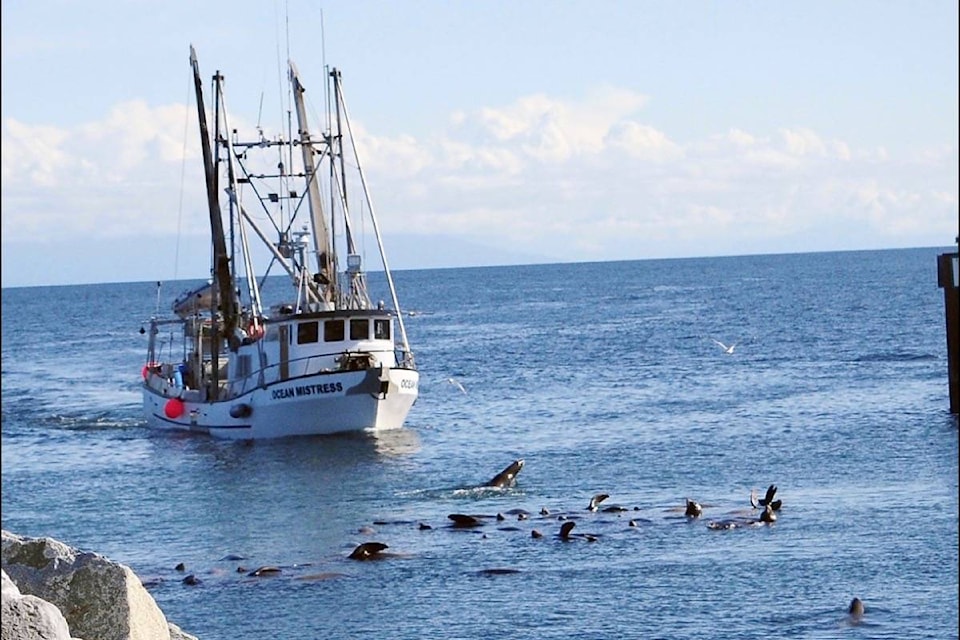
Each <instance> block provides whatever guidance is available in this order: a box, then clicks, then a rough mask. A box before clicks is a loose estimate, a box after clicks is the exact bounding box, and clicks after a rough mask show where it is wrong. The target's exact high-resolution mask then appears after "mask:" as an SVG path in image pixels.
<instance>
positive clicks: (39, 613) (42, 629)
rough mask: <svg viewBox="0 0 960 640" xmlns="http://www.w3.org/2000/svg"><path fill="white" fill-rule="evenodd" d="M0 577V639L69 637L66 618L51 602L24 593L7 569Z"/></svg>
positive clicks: (56, 639)
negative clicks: (0, 607)
mask: <svg viewBox="0 0 960 640" xmlns="http://www.w3.org/2000/svg"><path fill="white" fill-rule="evenodd" d="M0 573H2V579H3V592H2V601H3V612H2V620H3V624H2V625H0V626H2V632H0V638H2V640H70V628H69V627H68V626H67V621H66V619H65V618H64V617H63V614H62V613H60V609H57V608H56V607H55V606H54V605H52V604H51V603H49V602H47V601H46V600H41V599H40V598H38V597H36V596H30V595H27V596H25V595H23V594H21V593H20V589H18V588H17V585H15V584H14V583H13V581H12V580H10V577H9V576H7V572H6V571H2V572H0Z"/></svg>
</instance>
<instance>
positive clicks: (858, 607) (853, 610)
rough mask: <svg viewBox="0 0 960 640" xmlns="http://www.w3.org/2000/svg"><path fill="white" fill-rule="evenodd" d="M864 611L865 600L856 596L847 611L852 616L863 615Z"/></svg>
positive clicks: (858, 616)
mask: <svg viewBox="0 0 960 640" xmlns="http://www.w3.org/2000/svg"><path fill="white" fill-rule="evenodd" d="M863 612H864V607H863V600H861V599H860V598H854V599H853V600H851V601H850V606H849V607H848V608H847V613H849V614H850V616H851V617H854V618H860V617H861V616H863Z"/></svg>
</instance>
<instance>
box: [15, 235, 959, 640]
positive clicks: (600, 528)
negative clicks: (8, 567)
mask: <svg viewBox="0 0 960 640" xmlns="http://www.w3.org/2000/svg"><path fill="white" fill-rule="evenodd" d="M943 251H946V249H942V250H938V249H934V248H929V249H911V250H889V251H867V252H839V253H822V254H798V255H777V256H751V257H730V258H707V259H683V260H656V261H631V262H609V263H591V264H557V265H540V266H520V267H491V268H470V269H441V270H423V271H401V272H398V273H396V274H395V280H396V283H397V287H398V289H399V293H400V299H401V303H402V304H403V305H404V307H405V309H406V310H407V312H408V313H409V315H407V316H405V320H406V324H407V330H408V333H409V337H410V340H411V343H412V346H413V348H414V350H415V352H416V356H417V360H418V364H419V366H420V369H421V375H422V380H421V393H420V398H419V400H418V401H417V404H416V405H415V406H414V408H413V410H412V412H411V414H410V416H409V419H408V421H407V425H408V426H407V428H405V429H403V430H401V431H398V432H394V433H390V434H387V435H384V436H382V437H379V438H373V437H365V436H335V437H325V438H307V439H298V440H287V441H275V442H256V443H252V444H251V443H233V442H223V441H217V440H213V439H210V438H209V437H206V436H200V435H184V434H169V433H158V432H153V431H150V430H148V429H147V428H146V427H145V422H144V419H143V418H142V416H141V414H140V392H139V388H138V382H139V372H140V368H141V366H142V365H143V358H144V355H145V338H144V337H143V336H141V335H140V334H139V333H138V330H139V328H140V326H141V322H142V320H144V319H145V318H147V317H149V315H150V314H151V313H152V312H153V310H154V308H155V306H156V304H157V300H158V297H157V294H156V289H155V285H154V283H127V284H105V285H87V286H66V287H39V288H19V289H4V290H3V294H2V303H3V309H2V311H3V315H2V320H3V321H2V331H3V335H2V338H3V339H2V358H3V360H2V417H3V422H2V526H3V528H4V529H7V530H10V531H13V532H15V533H18V534H21V535H27V536H52V537H55V538H58V539H60V540H62V541H64V542H66V543H68V544H70V545H73V546H76V547H79V548H81V549H84V550H89V551H96V552H98V553H102V554H104V555H106V556H107V557H109V558H111V559H112V560H115V561H118V562H122V563H124V564H127V565H129V566H130V567H132V568H133V569H134V570H135V571H136V572H137V573H138V575H140V576H141V578H143V579H144V580H145V581H146V582H147V584H148V585H149V590H150V592H151V594H152V595H153V597H154V598H155V599H156V601H157V603H158V604H159V605H160V607H161V608H162V609H163V611H164V612H165V614H166V615H167V617H168V618H169V619H170V620H171V621H173V622H175V623H176V624H178V625H180V626H181V627H182V628H183V629H184V630H185V631H188V632H190V633H193V634H195V635H197V636H199V637H200V638H203V639H214V638H222V639H262V638H297V639H299V638H325V639H326V638H358V637H378V638H387V637H389V638H410V639H414V638H416V639H420V638H465V639H466V638H471V639H473V638H481V637H491V638H504V637H509V638H512V639H525V638H530V639H541V638H568V637H583V638H693V637H710V638H713V637H731V638H769V637H781V638H788V637H796V638H841V637H842V638H937V639H942V638H957V637H958V627H957V619H958V427H957V418H956V416H952V415H951V414H950V413H949V402H948V387H947V359H946V338H945V322H944V309H943V304H944V303H943V293H942V290H940V289H939V288H938V287H937V277H936V256H937V254H938V253H941V252H943ZM377 275H378V274H372V276H371V278H372V280H373V286H374V287H377V286H382V279H378V278H377ZM188 284H189V283H187V282H178V283H165V284H164V287H163V288H162V290H161V294H160V296H159V298H160V304H161V305H163V306H164V307H167V305H168V304H169V302H170V301H171V300H172V299H173V297H174V296H175V295H176V294H178V293H180V291H182V290H183V289H184V288H186V286H187V285H188ZM714 340H718V341H720V342H723V343H725V344H731V343H735V344H736V347H735V350H734V352H733V353H732V354H727V353H724V351H723V350H722V349H721V348H720V347H719V346H718V345H717V344H716V343H715V342H714ZM450 378H453V379H454V380H456V381H458V382H460V383H461V384H462V385H463V388H464V389H465V391H461V390H460V389H459V388H458V387H457V386H455V385H454V384H452V383H451V382H449V379H450ZM516 458H523V459H524V460H525V466H524V468H523V470H522V471H521V472H520V474H519V475H518V477H517V483H516V485H515V486H514V487H512V488H508V489H493V488H484V487H482V486H481V485H483V484H484V483H485V482H486V481H488V480H489V479H490V478H491V477H492V476H493V475H494V474H496V473H497V472H498V471H500V470H501V469H503V468H504V467H506V466H507V465H508V464H509V463H510V462H512V461H513V460H514V459H516ZM770 484H774V485H776V486H777V487H778V492H777V497H778V498H780V499H781V500H782V501H783V507H782V508H781V510H780V512H779V518H778V519H777V521H776V522H775V523H774V524H772V525H762V526H743V527H738V528H734V529H731V530H714V529H711V528H710V527H708V523H710V522H719V521H724V520H729V519H743V520H752V519H755V518H756V517H757V513H756V512H755V511H753V510H752V509H751V507H750V502H749V495H750V491H751V489H757V490H758V491H759V492H760V494H761V495H762V494H763V492H764V490H765V489H766V487H767V486H768V485H770ZM601 492H602V493H607V494H609V496H610V497H609V498H608V499H607V500H606V501H605V502H604V503H602V504H601V507H603V506H607V505H619V506H621V507H623V508H624V509H626V510H625V511H620V512H605V511H602V510H601V511H597V512H590V511H588V510H587V509H586V507H587V504H588V503H589V500H590V498H591V496H593V495H594V494H596V493H601ZM686 498H691V499H694V500H697V501H699V502H700V503H702V504H703V505H704V512H703V515H702V516H701V517H700V518H698V519H688V518H686V517H684V515H683V506H684V502H685V499H686ZM518 510H525V511H526V512H529V514H530V515H529V518H527V519H523V520H521V519H520V518H519V516H518V515H517V513H518ZM542 511H546V512H548V513H547V514H546V515H541V512H542ZM452 513H466V514H475V515H480V516H489V517H486V518H483V519H482V522H483V525H482V526H480V527H476V528H469V529H460V528H453V527H451V526H450V525H451V524H452V522H451V520H449V519H448V517H447V516H448V515H449V514H452ZM497 514H502V515H503V517H504V519H503V520H497V519H496V518H495V517H494V516H496V515H497ZM561 518H567V519H569V520H573V521H574V522H575V523H576V524H575V528H574V530H573V532H574V534H592V535H593V538H594V541H590V540H589V539H588V538H586V537H575V538H573V539H571V540H566V541H564V540H561V539H558V537H557V534H558V532H559V530H560V525H561V524H562V522H561ZM428 527H429V528H428ZM533 530H537V531H539V532H541V533H542V534H543V537H541V538H536V537H534V536H533V533H532V532H533ZM365 541H379V542H383V543H386V544H387V545H389V549H388V550H387V551H388V552H389V553H390V554H391V555H389V556H388V557H385V558H383V559H381V560H378V561H371V562H357V561H354V560H350V559H349V558H348V557H347V556H348V555H349V553H350V551H351V550H352V549H353V548H354V547H355V546H356V545H357V544H359V543H361V542H365ZM180 562H182V563H184V564H185V565H186V571H185V572H184V573H180V572H178V571H176V570H175V568H174V567H175V566H176V565H177V564H178V563H180ZM267 565H270V566H276V567H279V568H280V569H281V572H280V573H279V574H276V575H273V576H272V577H252V576H249V575H248V572H249V571H252V570H254V569H256V568H258V567H260V566H267ZM241 569H245V570H241ZM186 574H193V575H195V576H196V577H197V578H199V579H200V581H201V582H200V584H197V585H192V586H191V585H186V584H184V583H183V578H184V576H185V575H186ZM853 597H859V598H861V599H862V600H863V601H864V603H865V604H866V615H865V616H864V617H863V618H862V619H861V620H859V621H854V620H851V619H849V618H848V617H847V614H846V611H847V605H848V604H849V602H850V600H851V599H852V598H853Z"/></svg>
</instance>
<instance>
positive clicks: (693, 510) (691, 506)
mask: <svg viewBox="0 0 960 640" xmlns="http://www.w3.org/2000/svg"><path fill="white" fill-rule="evenodd" d="M684 515H685V516H687V517H689V518H699V517H700V516H701V515H703V507H702V506H700V503H699V502H695V501H693V500H691V499H690V498H687V508H686V510H685V511H684Z"/></svg>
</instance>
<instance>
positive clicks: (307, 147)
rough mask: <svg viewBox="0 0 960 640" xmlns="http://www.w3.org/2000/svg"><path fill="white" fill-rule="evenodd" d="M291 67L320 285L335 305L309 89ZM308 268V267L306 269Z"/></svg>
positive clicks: (325, 297)
mask: <svg viewBox="0 0 960 640" xmlns="http://www.w3.org/2000/svg"><path fill="white" fill-rule="evenodd" d="M289 63H290V82H291V83H292V84H293V100H294V104H295V105H296V108H297V127H298V130H299V131H298V133H299V134H300V150H301V152H302V155H303V170H304V172H305V174H306V181H307V204H308V205H309V207H310V220H311V222H312V224H313V246H314V249H315V250H316V253H317V276H318V280H319V282H318V284H319V285H321V290H320V291H321V296H322V298H323V301H324V302H331V301H333V300H334V298H335V296H334V295H333V292H334V291H335V290H336V277H337V276H336V271H337V270H336V265H334V264H333V261H332V260H331V259H330V258H331V254H330V233H329V231H328V230H327V223H326V220H325V219H324V216H323V202H322V201H321V200H320V186H319V183H318V182H317V164H316V162H315V161H314V159H313V155H314V149H313V141H312V140H311V139H310V130H309V127H308V126H307V110H306V108H305V107H304V104H303V93H304V91H306V89H304V88H303V84H301V82H300V75H299V74H298V73H297V67H296V65H295V64H293V61H292V60H291V61H289ZM304 268H306V265H304Z"/></svg>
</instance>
